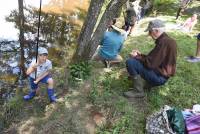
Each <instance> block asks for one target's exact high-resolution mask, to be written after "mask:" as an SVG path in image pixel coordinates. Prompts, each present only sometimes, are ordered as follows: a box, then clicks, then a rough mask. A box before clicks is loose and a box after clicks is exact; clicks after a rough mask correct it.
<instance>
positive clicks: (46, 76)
mask: <svg viewBox="0 0 200 134" xmlns="http://www.w3.org/2000/svg"><path fill="white" fill-rule="evenodd" d="M47 56H48V51H47V49H46V48H44V47H40V48H39V49H38V61H37V62H36V60H33V61H32V62H31V64H30V67H29V68H28V69H27V72H26V74H27V75H28V76H29V81H30V87H31V91H30V92H29V94H28V95H25V96H24V97H23V98H24V100H26V101H28V100H30V99H32V98H33V97H34V96H35V95H36V90H37V89H38V83H40V82H42V83H46V84H47V85H48V88H47V93H48V97H49V100H50V102H55V101H56V97H55V96H54V89H53V79H52V77H51V76H50V70H51V69H52V63H51V61H50V60H48V59H47Z"/></svg>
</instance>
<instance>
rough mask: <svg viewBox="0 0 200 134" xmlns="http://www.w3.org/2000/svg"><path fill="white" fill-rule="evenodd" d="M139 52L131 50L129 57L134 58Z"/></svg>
mask: <svg viewBox="0 0 200 134" xmlns="http://www.w3.org/2000/svg"><path fill="white" fill-rule="evenodd" d="M140 54H141V53H140V51H139V50H132V52H131V53H130V57H133V58H135V57H136V56H138V55H140Z"/></svg>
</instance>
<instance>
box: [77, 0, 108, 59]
mask: <svg viewBox="0 0 200 134" xmlns="http://www.w3.org/2000/svg"><path fill="white" fill-rule="evenodd" d="M104 1H105V0H91V2H90V7H89V10H88V14H87V17H86V20H85V22H84V24H83V26H82V29H81V32H80V35H79V38H78V42H77V43H78V47H77V49H76V52H75V54H74V57H73V60H75V61H79V60H82V59H84V57H83V54H84V53H85V51H84V48H85V47H87V45H88V41H89V40H90V39H91V36H92V33H93V30H94V28H95V25H96V23H97V20H98V17H99V14H100V12H101V8H102V6H103V4H104Z"/></svg>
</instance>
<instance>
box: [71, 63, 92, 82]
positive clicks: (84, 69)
mask: <svg viewBox="0 0 200 134" xmlns="http://www.w3.org/2000/svg"><path fill="white" fill-rule="evenodd" d="M91 67H92V66H91V64H90V63H89V62H80V63H77V64H73V65H70V66H69V71H70V78H71V79H72V80H73V81H82V80H86V79H87V78H88V77H89V76H90V75H91Z"/></svg>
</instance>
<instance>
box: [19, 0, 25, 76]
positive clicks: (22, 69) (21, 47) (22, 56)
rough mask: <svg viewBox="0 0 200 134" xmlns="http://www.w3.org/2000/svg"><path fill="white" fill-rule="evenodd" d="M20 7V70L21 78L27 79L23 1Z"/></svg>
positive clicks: (20, 2) (20, 0) (21, 0)
mask: <svg viewBox="0 0 200 134" xmlns="http://www.w3.org/2000/svg"><path fill="white" fill-rule="evenodd" d="M18 6H19V30H20V31H19V43H20V68H21V77H22V78H24V77H25V66H24V62H25V58H24V11H23V0H18Z"/></svg>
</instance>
